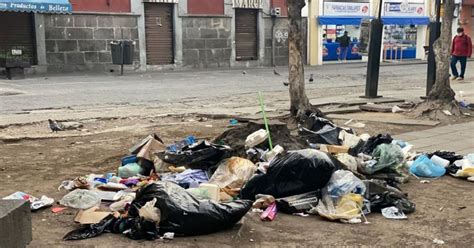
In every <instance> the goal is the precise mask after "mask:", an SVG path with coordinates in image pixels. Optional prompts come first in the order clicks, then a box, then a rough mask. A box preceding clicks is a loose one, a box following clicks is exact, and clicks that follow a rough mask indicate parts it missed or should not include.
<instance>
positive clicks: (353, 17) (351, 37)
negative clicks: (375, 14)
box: [317, 0, 371, 61]
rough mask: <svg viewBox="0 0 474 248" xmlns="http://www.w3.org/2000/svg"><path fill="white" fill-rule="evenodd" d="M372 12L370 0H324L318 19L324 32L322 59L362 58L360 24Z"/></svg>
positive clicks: (344, 59) (322, 32)
mask: <svg viewBox="0 0 474 248" xmlns="http://www.w3.org/2000/svg"><path fill="white" fill-rule="evenodd" d="M370 13H371V12H370V2H369V0H364V1H353V2H343V1H341V0H339V1H332V0H324V1H323V3H322V11H321V13H320V15H319V16H318V20H317V22H318V25H319V26H320V29H321V34H322V37H321V44H322V54H321V56H322V61H347V60H360V59H361V58H362V57H361V56H360V55H359V49H358V45H359V41H358V37H359V30H360V28H359V26H360V23H361V21H362V19H364V18H371V15H370ZM346 32H347V33H346ZM345 33H346V35H344V34H345Z"/></svg>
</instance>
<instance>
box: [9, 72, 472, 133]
mask: <svg viewBox="0 0 474 248" xmlns="http://www.w3.org/2000/svg"><path fill="white" fill-rule="evenodd" d="M278 70H279V71H280V72H281V74H282V76H281V77H279V76H275V75H273V70H272V68H258V69H245V72H246V74H243V70H242V69H239V70H237V69H231V70H200V71H162V72H150V73H144V74H138V73H128V74H127V75H125V76H122V77H120V76H117V75H112V74H106V75H97V74H90V75H89V74H80V75H77V74H72V75H48V76H42V77H30V78H27V79H24V80H13V81H9V80H0V115H1V116H2V118H0V125H7V124H10V123H25V122H34V121H43V120H46V119H48V118H56V119H74V118H78V119H81V118H98V117H116V116H131V115H144V114H170V113H174V114H176V113H188V112H193V113H195V112H208V113H218V114H221V113H228V114H233V113H253V112H256V111H258V105H257V102H256V95H255V93H256V92H257V91H263V92H264V95H265V98H266V103H267V106H268V107H269V108H271V109H287V108H288V88H287V87H285V86H284V85H283V82H285V81H287V77H288V73H287V68H286V67H280V68H278ZM365 73H366V67H365V64H363V63H348V64H329V65H325V66H321V67H308V68H306V77H309V75H310V74H314V77H315V82H314V83H311V84H310V83H307V91H308V96H309V97H310V100H311V102H312V103H324V102H341V101H346V100H350V99H357V98H358V97H359V96H360V95H362V94H363V93H364V89H365V88H364V87H365ZM425 74H426V64H410V65H388V66H383V67H381V74H380V86H379V91H380V93H381V94H382V95H384V96H386V97H401V98H404V99H418V97H419V96H420V95H423V94H424V91H425V89H424V87H425V77H426V76H425ZM471 80H474V64H473V63H470V64H469V65H468V72H467V75H466V81H465V82H463V83H454V84H453V88H454V89H455V90H456V91H457V92H458V93H459V91H462V92H461V93H462V95H463V96H462V97H464V98H466V97H467V98H471V97H472V98H473V100H472V101H474V90H473V87H472V84H471V83H470V81H471ZM458 95H459V94H458Z"/></svg>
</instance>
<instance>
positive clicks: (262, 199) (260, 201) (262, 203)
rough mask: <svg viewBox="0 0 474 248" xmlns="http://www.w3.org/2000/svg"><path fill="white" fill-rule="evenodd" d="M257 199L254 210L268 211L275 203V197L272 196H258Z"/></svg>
mask: <svg viewBox="0 0 474 248" xmlns="http://www.w3.org/2000/svg"><path fill="white" fill-rule="evenodd" d="M255 198H256V200H255V202H254V203H253V204H252V208H258V209H266V208H268V206H270V205H271V204H273V203H274V202H275V197H273V196H271V195H256V196H255Z"/></svg>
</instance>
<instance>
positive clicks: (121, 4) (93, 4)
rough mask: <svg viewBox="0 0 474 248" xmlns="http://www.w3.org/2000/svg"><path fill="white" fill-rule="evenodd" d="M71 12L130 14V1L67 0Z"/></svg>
mask: <svg viewBox="0 0 474 248" xmlns="http://www.w3.org/2000/svg"><path fill="white" fill-rule="evenodd" d="M135 1H136V0H135ZM69 2H70V3H71V5H72V11H73V12H76V11H84V12H130V11H131V6H130V0H93V1H92V0H69Z"/></svg>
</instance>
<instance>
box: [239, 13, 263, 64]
mask: <svg viewBox="0 0 474 248" xmlns="http://www.w3.org/2000/svg"><path fill="white" fill-rule="evenodd" d="M257 20H258V10H256V9H235V52H236V59H237V60H256V59H257V58H258V56H257V50H258V43H257V41H258V35H257Z"/></svg>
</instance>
